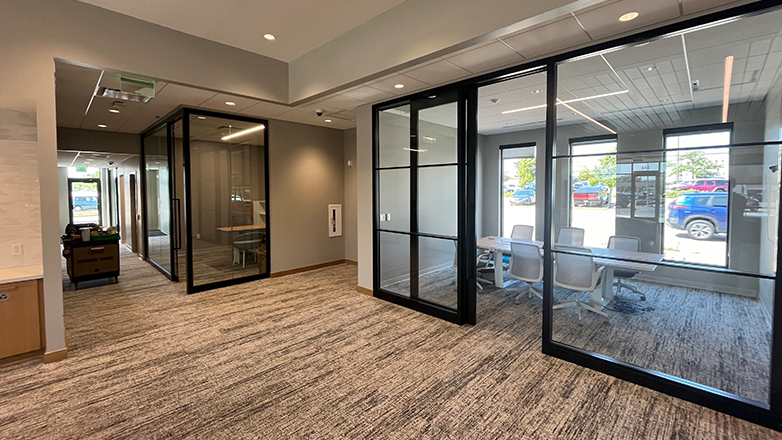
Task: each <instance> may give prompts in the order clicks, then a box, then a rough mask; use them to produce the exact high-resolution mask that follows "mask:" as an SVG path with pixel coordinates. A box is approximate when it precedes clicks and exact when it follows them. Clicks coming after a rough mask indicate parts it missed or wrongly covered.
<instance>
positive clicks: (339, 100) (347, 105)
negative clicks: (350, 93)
mask: <svg viewBox="0 0 782 440" xmlns="http://www.w3.org/2000/svg"><path fill="white" fill-rule="evenodd" d="M318 103H320V104H323V105H325V106H328V107H333V108H334V109H335V110H334V111H339V110H353V109H354V108H356V107H358V106H360V105H362V104H364V102H363V101H359V100H357V99H353V98H350V97H347V96H344V95H343V94H338V95H334V96H330V97H328V98H326V99H321V100H320V101H318Z"/></svg>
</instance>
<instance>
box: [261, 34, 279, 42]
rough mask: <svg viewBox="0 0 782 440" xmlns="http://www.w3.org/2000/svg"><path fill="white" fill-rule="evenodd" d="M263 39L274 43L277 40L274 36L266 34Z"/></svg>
mask: <svg viewBox="0 0 782 440" xmlns="http://www.w3.org/2000/svg"><path fill="white" fill-rule="evenodd" d="M263 38H266V39H267V40H269V41H274V40H276V39H277V37H275V36H274V35H272V34H265V35H264V36H263Z"/></svg>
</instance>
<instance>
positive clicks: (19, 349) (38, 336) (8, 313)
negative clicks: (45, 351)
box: [0, 280, 45, 359]
mask: <svg viewBox="0 0 782 440" xmlns="http://www.w3.org/2000/svg"><path fill="white" fill-rule="evenodd" d="M40 287H41V281H40V280H29V281H19V282H15V283H7V284H0V335H2V336H0V359H2V358H6V357H9V356H15V355H18V354H23V353H29V352H32V351H36V350H40V349H42V348H43V347H44V345H45V343H44V332H43V325H42V323H43V313H42V309H43V307H42V305H43V303H42V298H41V288H40Z"/></svg>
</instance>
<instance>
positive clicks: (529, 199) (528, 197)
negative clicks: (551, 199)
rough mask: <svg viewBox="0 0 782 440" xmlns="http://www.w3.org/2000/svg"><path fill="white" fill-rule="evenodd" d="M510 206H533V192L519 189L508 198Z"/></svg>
mask: <svg viewBox="0 0 782 440" xmlns="http://www.w3.org/2000/svg"><path fill="white" fill-rule="evenodd" d="M510 204H511V205H534V204H535V191H533V190H531V189H520V190H518V191H516V192H515V193H513V195H512V196H510Z"/></svg>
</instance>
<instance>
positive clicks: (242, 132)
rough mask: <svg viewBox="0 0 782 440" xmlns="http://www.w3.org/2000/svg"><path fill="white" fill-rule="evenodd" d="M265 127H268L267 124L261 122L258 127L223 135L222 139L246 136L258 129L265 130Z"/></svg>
mask: <svg viewBox="0 0 782 440" xmlns="http://www.w3.org/2000/svg"><path fill="white" fill-rule="evenodd" d="M264 128H266V126H265V125H263V124H261V125H259V126H257V127H253V128H248V129H247V130H242V131H237V132H236V133H234V134H229V135H227V136H223V137H221V138H220V140H222V141H227V140H230V139H233V138H237V137H239V136H244V135H246V134H250V133H252V132H255V131H258V130H263V129H264Z"/></svg>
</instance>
